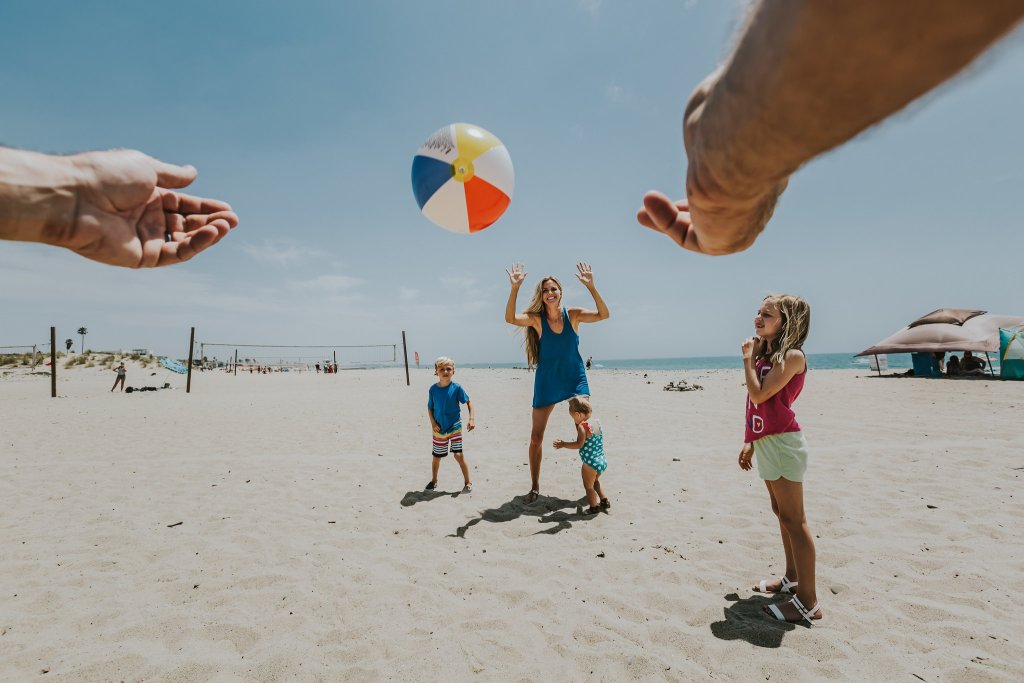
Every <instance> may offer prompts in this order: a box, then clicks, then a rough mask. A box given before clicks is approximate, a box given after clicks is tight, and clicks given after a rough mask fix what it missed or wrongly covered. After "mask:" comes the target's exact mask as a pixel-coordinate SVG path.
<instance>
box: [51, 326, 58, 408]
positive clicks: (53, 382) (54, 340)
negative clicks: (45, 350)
mask: <svg viewBox="0 0 1024 683" xmlns="http://www.w3.org/2000/svg"><path fill="white" fill-rule="evenodd" d="M50 398H57V328H56V327H50Z"/></svg>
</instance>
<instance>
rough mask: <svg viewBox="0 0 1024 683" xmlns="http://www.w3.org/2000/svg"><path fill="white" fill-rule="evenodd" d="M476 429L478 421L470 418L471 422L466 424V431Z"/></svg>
mask: <svg viewBox="0 0 1024 683" xmlns="http://www.w3.org/2000/svg"><path fill="white" fill-rule="evenodd" d="M475 428H476V420H474V419H473V418H469V422H467V423H466V431H467V432H471V431H473V430H474V429H475Z"/></svg>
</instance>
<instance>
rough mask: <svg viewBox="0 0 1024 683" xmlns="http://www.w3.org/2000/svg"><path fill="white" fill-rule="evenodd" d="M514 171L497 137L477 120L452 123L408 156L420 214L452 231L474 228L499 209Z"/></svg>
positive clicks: (507, 199) (508, 198)
mask: <svg viewBox="0 0 1024 683" xmlns="http://www.w3.org/2000/svg"><path fill="white" fill-rule="evenodd" d="M514 188H515V173H514V172H513V170H512V157H510V156H509V154H508V150H507V149H505V145H503V144H502V143H501V140H499V139H498V138H497V136H495V135H494V134H492V133H489V132H487V131H486V130H484V129H483V128H480V127H479V126H474V125H472V124H469V123H453V124H451V125H449V126H445V127H444V128H442V129H441V130H439V131H437V132H436V133H434V134H433V135H431V136H430V137H429V138H427V141H426V142H424V143H423V146H422V147H420V149H419V151H418V152H417V153H416V156H415V157H413V160H412V193H413V195H414V196H415V197H416V203H417V204H419V206H420V210H421V211H423V215H424V216H426V217H427V218H429V219H430V220H431V221H433V222H434V223H436V224H437V225H439V226H441V227H442V228H444V229H445V230H451V231H452V232H461V233H471V232H480V231H481V230H483V229H484V228H486V227H487V226H489V225H491V224H492V223H494V221H496V220H498V219H499V218H501V214H503V213H505V209H507V208H508V205H509V202H511V201H512V191H513V189H514Z"/></svg>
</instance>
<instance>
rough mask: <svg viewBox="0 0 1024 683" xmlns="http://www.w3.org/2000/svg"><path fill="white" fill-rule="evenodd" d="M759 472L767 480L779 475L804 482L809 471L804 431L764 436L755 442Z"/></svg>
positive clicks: (773, 479) (772, 479)
mask: <svg viewBox="0 0 1024 683" xmlns="http://www.w3.org/2000/svg"><path fill="white" fill-rule="evenodd" d="M754 455H755V456H756V457H755V458H754V459H755V460H756V461H757V474H758V476H760V477H761V478H762V479H764V480H765V481H775V480H776V479H778V478H779V477H783V478H785V479H788V480H789V481H795V482H802V481H803V480H804V472H806V471H807V441H805V440H804V434H803V432H783V433H782V434H769V435H768V436H762V437H761V438H760V439H758V440H757V441H755V442H754Z"/></svg>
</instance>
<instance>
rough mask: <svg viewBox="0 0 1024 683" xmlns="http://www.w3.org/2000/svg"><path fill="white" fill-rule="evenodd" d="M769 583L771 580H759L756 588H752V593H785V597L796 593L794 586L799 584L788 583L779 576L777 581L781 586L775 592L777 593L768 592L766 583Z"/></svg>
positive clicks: (795, 582) (783, 577)
mask: <svg viewBox="0 0 1024 683" xmlns="http://www.w3.org/2000/svg"><path fill="white" fill-rule="evenodd" d="M769 581H771V579H761V580H760V581H759V582H758V584H757V585H756V586H754V592H755V593H785V594H786V595H791V594H793V593H796V585H797V584H798V583H800V582H799V581H790V580H789V579H787V578H786V577H785V576H780V577H779V581H781V582H782V585H781V586H780V587H779V590H777V591H770V590H768V582H769Z"/></svg>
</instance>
